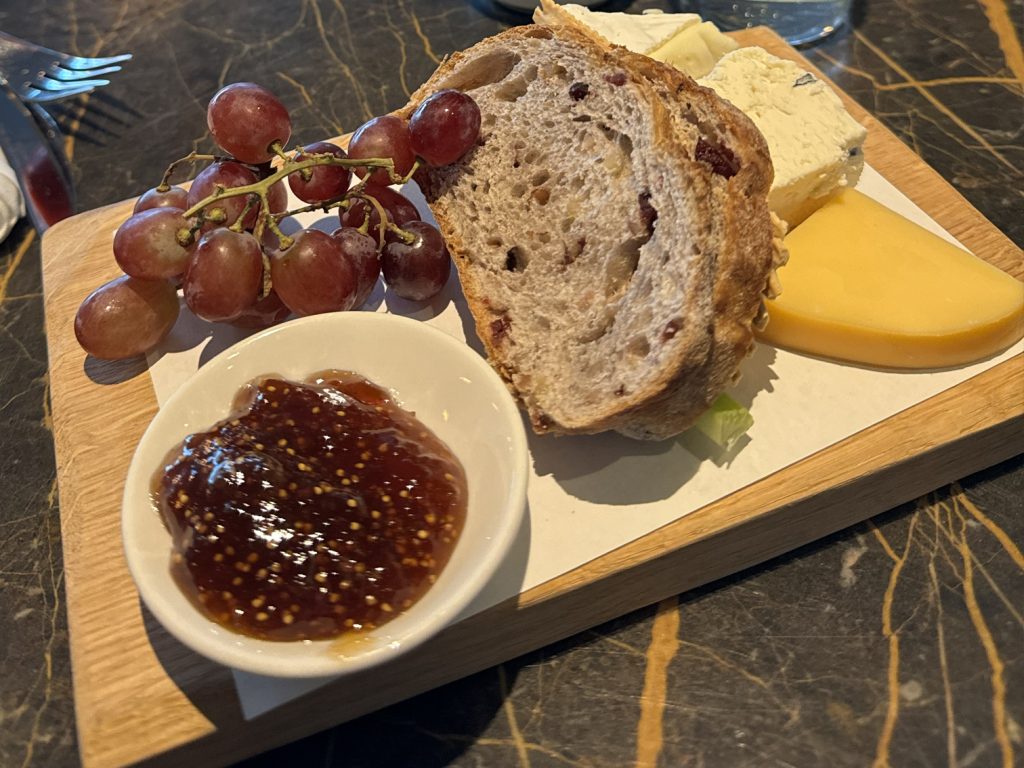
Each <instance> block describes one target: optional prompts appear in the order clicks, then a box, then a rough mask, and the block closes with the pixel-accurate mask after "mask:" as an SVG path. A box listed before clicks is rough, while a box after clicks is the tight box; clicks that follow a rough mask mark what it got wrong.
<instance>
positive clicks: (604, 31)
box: [562, 5, 700, 54]
mask: <svg viewBox="0 0 1024 768" xmlns="http://www.w3.org/2000/svg"><path fill="white" fill-rule="evenodd" d="M562 8H563V9H564V10H565V11H567V12H568V13H569V14H571V15H572V16H573V17H575V19H576V20H577V21H579V22H580V23H581V24H586V25H587V26H588V27H590V28H591V29H592V30H594V31H595V32H597V34H599V35H600V36H601V37H603V38H604V39H605V40H607V41H608V42H609V43H611V44H612V45H621V46H622V47H623V48H628V49H629V50H631V51H633V53H643V54H648V53H650V52H651V51H653V50H655V49H656V48H658V47H660V46H662V45H663V44H665V43H666V42H668V40H669V38H671V37H673V36H674V35H675V34H676V33H677V32H679V31H680V30H683V29H686V28H687V27H692V26H695V25H697V24H700V16H698V15H697V14H696V13H644V14H637V13H600V12H597V13H595V12H594V11H591V10H589V9H587V8H584V7H583V6H582V5H563V6H562Z"/></svg>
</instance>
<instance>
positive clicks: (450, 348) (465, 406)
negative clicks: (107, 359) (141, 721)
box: [121, 312, 528, 677]
mask: <svg viewBox="0 0 1024 768" xmlns="http://www.w3.org/2000/svg"><path fill="white" fill-rule="evenodd" d="M328 369H335V370H350V371H354V372H356V373H358V374H361V375H363V376H365V377H366V378H368V379H370V380H371V381H373V382H375V383H377V384H379V385H381V386H383V387H384V388H386V389H389V390H391V391H392V392H393V393H394V394H395V395H396V396H397V399H398V402H399V403H400V404H401V405H402V406H403V407H405V408H406V409H408V410H412V411H414V412H415V413H416V416H417V418H419V419H420V421H422V422H423V423H424V424H426V425H427V426H428V427H429V428H430V429H432V430H433V431H434V433H435V434H437V435H438V437H440V438H441V439H442V440H443V441H444V442H445V443H446V444H447V445H448V447H449V448H450V449H451V450H452V452H453V453H454V454H455V456H456V457H458V458H459V460H460V461H461V462H462V465H463V467H464V468H465V470H466V478H467V482H468V490H469V503H468V508H467V512H466V525H465V528H464V530H463V531H462V534H461V536H460V537H459V541H458V544H457V545H456V548H455V551H454V552H453V553H452V556H451V559H450V560H449V562H448V565H447V566H446V567H445V569H444V571H443V572H442V573H441V575H440V577H439V578H438V580H437V582H436V583H435V584H434V585H433V586H432V587H431V588H430V590H428V592H427V593H426V594H425V595H424V596H423V597H422V598H421V599H420V600H419V602H417V603H416V604H415V605H413V606H412V607H411V608H410V609H409V610H407V611H405V612H404V613H403V614H401V615H399V616H398V617H396V618H395V619H393V620H391V621H390V622H388V623H387V624H384V625H383V626H381V627H378V628H377V629H376V630H373V631H372V632H368V633H366V634H365V635H360V636H359V637H360V640H359V641H358V642H354V643H349V644H346V643H344V642H341V643H339V642H336V641H331V640H322V641H315V642H311V641H296V642H271V641H266V640H257V639H255V638H251V637H247V636H244V635H240V634H237V633H234V632H231V631H230V630H228V629H225V628H224V627H222V626H220V625H219V624H216V623H215V622H213V621H210V620H209V619H207V618H206V617H205V616H203V615H202V614H201V613H200V612H199V611H198V610H197V609H196V608H195V607H193V605H192V603H191V602H189V600H188V599H187V598H186V597H185V596H184V594H183V593H182V592H181V590H180V589H179V588H178V587H177V585H176V584H175V583H174V581H173V579H172V577H171V574H170V565H169V564H170V555H171V537H170V534H169V533H168V531H167V529H166V528H165V527H164V524H163V521H162V520H161V518H160V515H159V512H158V510H157V508H156V506H155V504H154V503H153V500H152V498H151V495H150V482H151V479H152V477H153V474H154V473H155V472H156V471H157V470H158V469H159V468H160V467H161V466H162V463H163V462H164V460H165V459H166V456H167V454H168V452H169V451H170V450H171V449H173V448H174V447H175V446H176V445H177V444H178V443H180V442H181V440H182V439H183V438H184V437H185V436H186V435H188V434H190V433H192V432H197V431H201V430H205V429H208V428H209V427H211V426H212V425H213V424H214V423H216V422H217V421H219V420H221V419H223V418H225V417H226V416H227V415H228V412H229V410H230V408H231V404H232V401H233V398H234V396H235V394H236V393H237V392H238V390H239V389H240V388H241V387H242V386H243V385H244V384H246V383H247V382H249V381H251V380H253V379H255V378H258V377H260V376H264V375H267V374H279V375H282V376H284V377H286V378H293V379H303V378H306V377H307V376H309V375H311V374H314V373H318V372H320V371H324V370H328ZM527 461H528V454H527V448H526V435H525V432H524V429H523V422H522V419H521V417H520V415H519V412H518V409H517V407H516V405H515V403H514V402H513V400H512V397H511V396H510V395H509V393H508V390H506V389H505V386H504V384H503V383H502V382H501V380H500V379H499V377H498V376H497V374H495V373H494V371H492V370H491V368H490V367H489V366H488V365H487V363H486V361H484V360H483V359H482V358H481V357H480V356H479V355H478V354H477V353H476V352H474V351H473V350H472V349H470V348H469V347H468V346H466V344H465V343H463V342H462V341H459V340H457V339H454V338H452V337H450V336H448V335H447V334H445V333H444V332H442V331H439V330H437V329H435V328H431V327H430V326H428V325H426V324H424V323H421V322H419V321H416V320H410V319H407V318H404V317H399V316H396V315H389V314H383V313H376V312H342V313H334V314H326V315H316V316H313V317H307V318H302V319H300V320H294V321H292V322H289V323H285V324H283V325H279V326H277V327H274V328H270V329H268V330H266V331H263V332H262V333H259V334H257V335H255V336H252V337H250V338H248V339H246V340H244V341H242V342H240V343H238V344H236V345H235V346H233V347H231V348H230V349H228V350H226V351H224V352H223V353H221V354H220V355H218V356H217V357H215V358H214V359H212V360H210V361H209V362H208V363H206V364H205V365H204V366H203V367H202V368H200V369H199V371H197V372H196V373H195V374H194V375H193V376H192V377H191V378H190V379H189V380H188V381H187V382H185V383H184V384H183V385H182V386H181V388H180V389H179V390H178V391H177V392H175V393H174V395H173V396H172V397H171V398H170V399H169V400H168V401H167V403H166V405H165V406H164V407H163V408H161V409H160V411H159V412H158V413H157V415H156V417H155V418H154V419H153V422H152V423H151V424H150V425H149V428H148V429H147V430H146V433H145V434H144V435H143V437H142V440H141V442H140V443H139V446H138V449H137V450H136V451H135V456H134V458H133V459H132V464H131V468H130V469H129V471H128V478H127V480H126V481H125V492H124V502H123V510H122V520H121V524H122V533H123V537H124V548H125V554H126V556H127V559H128V567H129V569H130V570H131V573H132V576H133V577H134V579H135V583H136V585H137V586H138V589H139V593H140V595H141V596H142V599H143V601H144V602H145V604H146V605H147V606H148V608H149V609H150V611H152V613H153V615H154V616H156V618H157V619H158V620H159V621H160V623H161V624H163V626H164V627H165V628H166V629H167V631H168V632H170V633H171V634H172V635H174V636H175V637H176V638H177V639H178V640H180V641H181V642H182V643H184V644H185V645H187V646H189V647H190V648H192V649H193V650H195V651H197V652H198V653H201V654H203V655H204V656H207V657H209V658H211V659H213V660H214V661H217V662H220V663H222V664H225V665H227V666H230V667H234V668H236V669H241V670H245V671H248V672H253V673H256V674H263V675H272V676H278V677H317V676H323V675H333V674H342V673H346V672H354V671H356V670H359V669H364V668H366V667H369V666H373V665H375V664H379V663H381V662H384V661H386V660H388V659H390V658H393V657H395V656H397V655H398V654H401V653H404V652H406V651H408V650H409V649H410V648H412V647H414V646H415V645H417V644H418V643H421V642H422V641H424V640H425V639H427V638H428V637H430V636H431V635H433V634H435V633H436V632H437V631H439V630H440V629H442V628H443V627H444V626H445V625H447V624H448V623H449V622H450V621H451V620H452V619H453V618H454V617H455V616H456V615H457V614H458V613H459V612H460V611H462V610H463V609H464V608H465V607H466V606H467V605H468V604H469V603H470V601H471V600H472V599H473V598H474V597H475V596H476V595H477V594H478V593H479V592H480V590H481V589H482V588H483V587H484V585H485V584H486V583H487V581H488V580H489V579H490V578H491V576H492V575H493V574H494V572H495V570H496V569H497V567H498V565H499V564H500V563H501V561H502V559H503V558H504V557H505V556H506V555H507V553H508V551H509V549H510V547H511V545H512V543H513V540H514V538H515V535H516V532H517V531H518V529H519V526H520V523H521V521H522V517H523V514H524V511H525V506H526V478H527ZM342 649H343V650H342Z"/></svg>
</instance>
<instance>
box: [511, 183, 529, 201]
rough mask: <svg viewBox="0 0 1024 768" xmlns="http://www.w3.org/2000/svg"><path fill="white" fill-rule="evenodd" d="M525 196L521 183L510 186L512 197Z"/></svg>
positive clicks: (524, 189) (524, 188)
mask: <svg viewBox="0 0 1024 768" xmlns="http://www.w3.org/2000/svg"><path fill="white" fill-rule="evenodd" d="M525 194H526V185H525V184H523V183H522V182H519V183H518V184H513V185H512V197H522V196H523V195H525Z"/></svg>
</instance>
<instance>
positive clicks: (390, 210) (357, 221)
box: [339, 184, 420, 242]
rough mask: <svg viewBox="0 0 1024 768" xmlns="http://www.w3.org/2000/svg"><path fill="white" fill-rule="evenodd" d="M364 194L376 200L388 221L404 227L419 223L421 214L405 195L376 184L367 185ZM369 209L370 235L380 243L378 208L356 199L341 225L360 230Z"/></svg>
mask: <svg viewBox="0 0 1024 768" xmlns="http://www.w3.org/2000/svg"><path fill="white" fill-rule="evenodd" d="M363 192H364V194H366V195H369V196H370V197H372V198H374V199H375V200H376V201H377V202H378V203H380V204H381V207H383V208H384V210H385V211H386V212H387V214H388V221H389V222H391V223H393V224H397V225H398V226H400V227H401V226H403V225H405V224H408V223H409V222H410V221H419V220H420V212H419V211H418V210H416V206H415V205H413V204H412V201H411V200H409V198H407V197H406V196H405V195H402V194H400V193H398V192H395V190H393V189H391V188H390V187H380V186H377V185H376V184H367V185H366V187H365V188H364V190H363ZM367 208H369V210H370V228H369V235H370V237H371V238H373V240H374V242H380V241H379V239H378V238H379V236H380V235H379V230H380V216H379V215H378V214H377V207H376V206H375V205H373V204H371V203H368V202H367V201H365V200H360V199H359V198H355V199H353V200H352V205H351V206H349V209H348V210H347V211H345V210H343V211H341V214H340V217H339V218H340V219H341V224H342V226H344V227H355V228H357V229H358V228H359V227H361V226H362V225H363V221H364V220H365V218H366V211H367Z"/></svg>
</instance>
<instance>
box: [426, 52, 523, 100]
mask: <svg viewBox="0 0 1024 768" xmlns="http://www.w3.org/2000/svg"><path fill="white" fill-rule="evenodd" d="M520 61H522V59H521V58H520V57H519V55H518V54H516V53H513V52H512V51H509V50H501V51H494V52H492V53H485V54H483V55H482V56H477V57H476V58H475V59H473V60H472V61H467V62H466V63H465V64H463V65H462V66H460V67H459V70H458V72H456V73H455V74H453V75H452V76H451V77H448V78H446V79H445V80H444V82H443V83H441V84H439V85H438V90H441V89H443V88H454V89H455V90H457V91H472V90H474V89H476V88H482V87H483V86H485V85H490V84H491V83H498V82H501V81H502V80H504V79H505V78H506V77H508V74H509V72H511V71H512V70H513V69H514V68H515V66H516V64H518V63H519V62H520Z"/></svg>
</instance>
